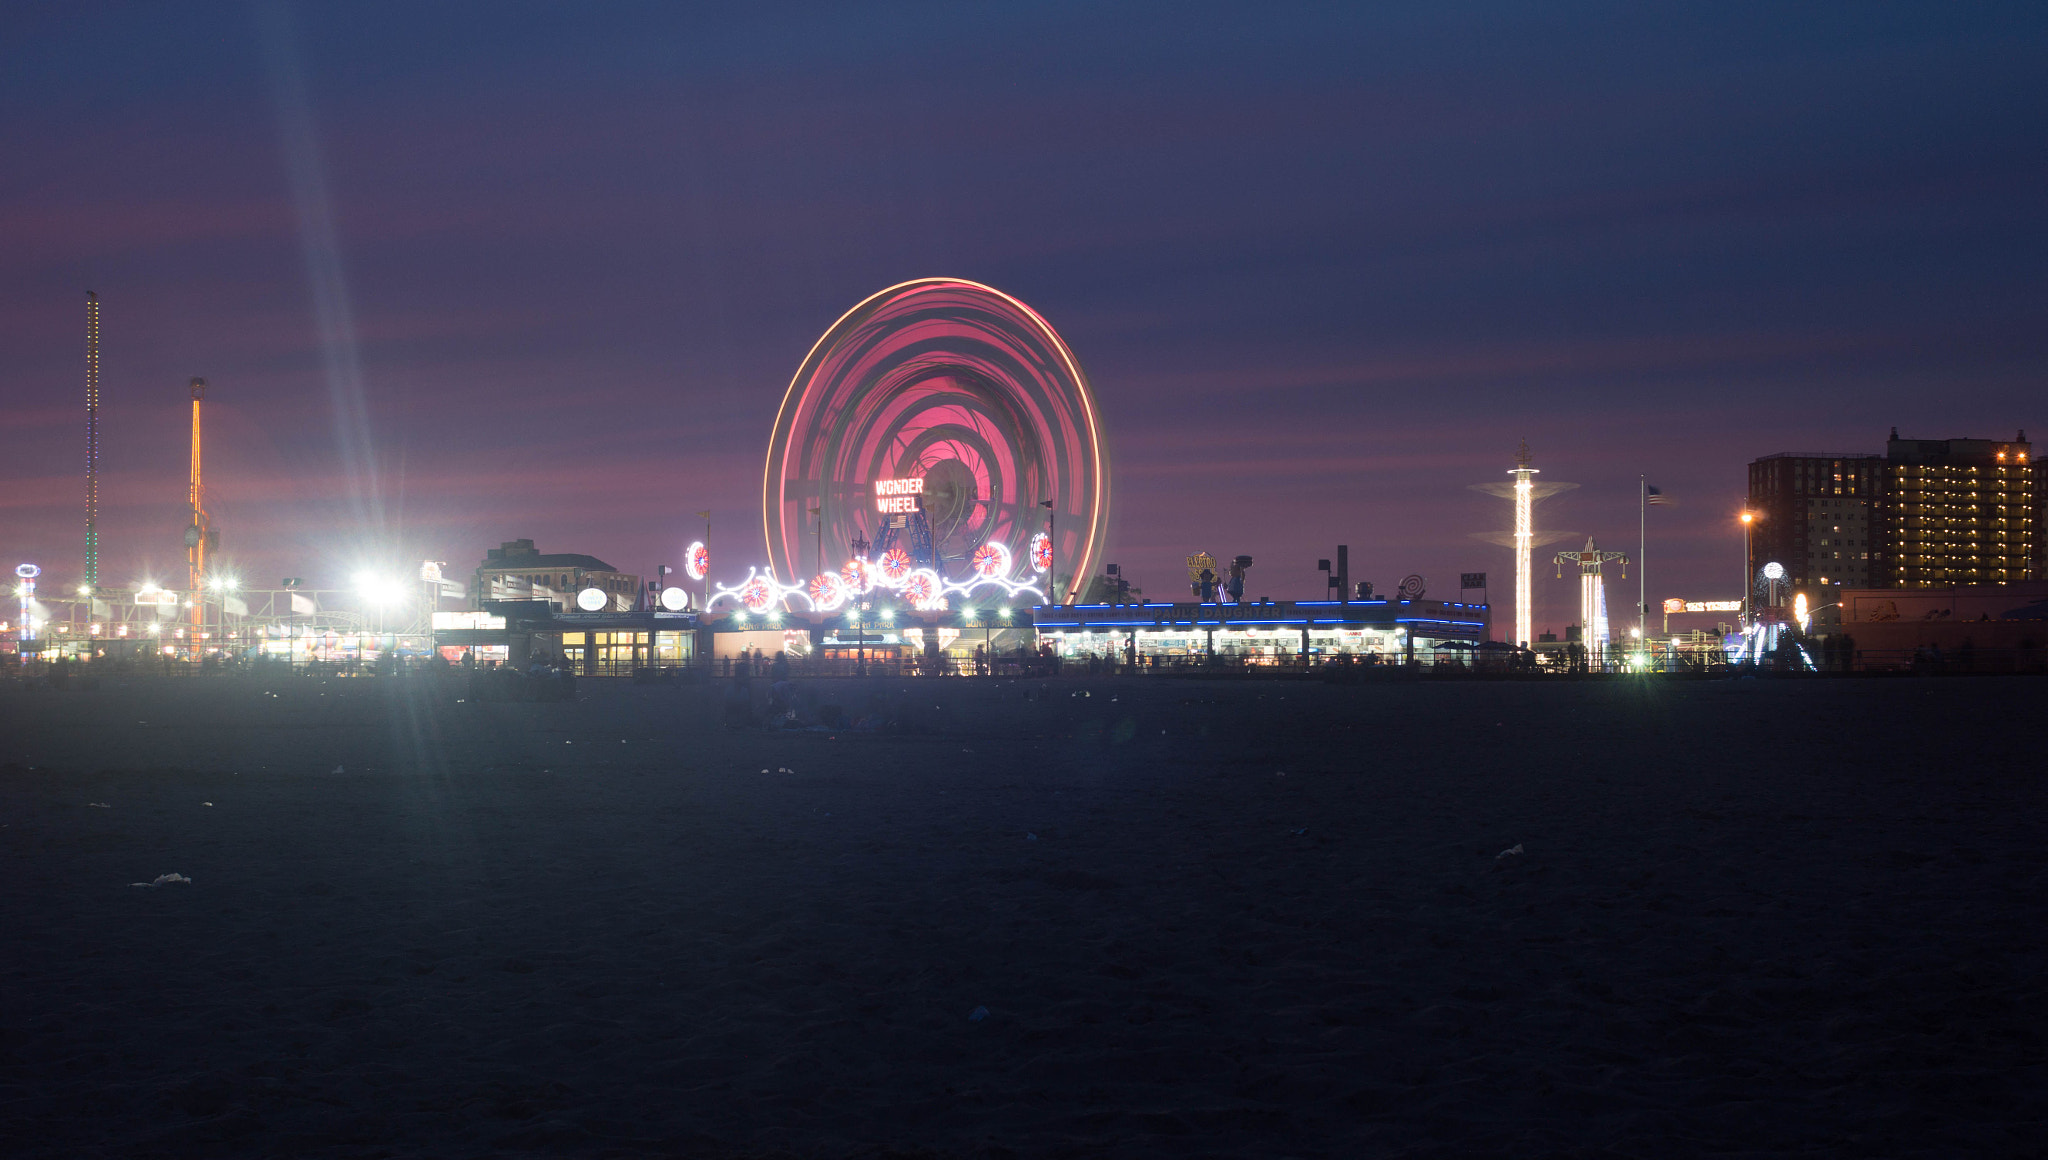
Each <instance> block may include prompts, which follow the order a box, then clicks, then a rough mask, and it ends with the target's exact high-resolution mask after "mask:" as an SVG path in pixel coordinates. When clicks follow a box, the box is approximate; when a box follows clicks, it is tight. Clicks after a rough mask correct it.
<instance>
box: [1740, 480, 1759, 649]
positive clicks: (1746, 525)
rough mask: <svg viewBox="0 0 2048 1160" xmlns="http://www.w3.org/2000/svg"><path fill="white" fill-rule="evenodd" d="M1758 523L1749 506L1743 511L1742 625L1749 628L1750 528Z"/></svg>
mask: <svg viewBox="0 0 2048 1160" xmlns="http://www.w3.org/2000/svg"><path fill="white" fill-rule="evenodd" d="M1755 523H1756V513H1755V512H1753V511H1750V510H1749V509H1747V508H1744V509H1743V512H1742V627H1743V628H1745V629H1746V628H1748V627H1749V621H1750V610H1749V590H1750V582H1749V559H1750V556H1749V530H1750V528H1751V527H1752V526H1753V525H1754V524H1755Z"/></svg>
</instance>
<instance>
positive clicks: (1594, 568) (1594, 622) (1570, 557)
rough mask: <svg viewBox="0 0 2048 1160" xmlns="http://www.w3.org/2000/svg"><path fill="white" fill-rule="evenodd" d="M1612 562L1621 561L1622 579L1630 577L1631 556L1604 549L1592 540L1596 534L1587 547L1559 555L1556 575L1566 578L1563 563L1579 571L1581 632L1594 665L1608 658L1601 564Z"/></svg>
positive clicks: (1587, 539) (1608, 641)
mask: <svg viewBox="0 0 2048 1160" xmlns="http://www.w3.org/2000/svg"><path fill="white" fill-rule="evenodd" d="M1609 561H1619V562H1620V563H1621V578H1622V579H1624V580H1626V579H1628V557H1627V556H1626V555H1624V554H1622V553H1620V552H1603V551H1601V550H1600V548H1599V547H1598V546H1597V545H1595V544H1594V543H1593V537H1591V536H1587V537H1586V546H1585V547H1584V548H1581V549H1579V550H1578V551H1576V552H1559V553H1558V554H1557V574H1558V577H1559V579H1562V578H1563V577H1564V566H1565V565H1566V564H1571V565H1574V566H1575V567H1577V568H1578V570H1579V625H1580V628H1579V631H1580V633H1581V635H1582V637H1583V639H1584V641H1585V645H1586V652H1587V654H1588V655H1589V656H1591V657H1592V659H1593V662H1594V663H1595V664H1598V663H1600V662H1601V661H1602V660H1603V659H1605V656H1606V653H1607V646H1608V644H1609V643H1610V637H1609V633H1608V628H1607V585H1606V582H1605V581H1604V580H1603V579H1602V578H1601V576H1600V566H1601V565H1602V564H1605V563H1607V562H1609Z"/></svg>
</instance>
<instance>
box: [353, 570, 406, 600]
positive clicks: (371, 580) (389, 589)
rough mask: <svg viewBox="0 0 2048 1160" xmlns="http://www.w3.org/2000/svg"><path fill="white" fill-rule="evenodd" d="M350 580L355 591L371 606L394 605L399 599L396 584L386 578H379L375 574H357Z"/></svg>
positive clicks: (394, 581)
mask: <svg viewBox="0 0 2048 1160" xmlns="http://www.w3.org/2000/svg"><path fill="white" fill-rule="evenodd" d="M352 579H353V580H354V581H355V583H356V591H358V592H360V593H362V594H363V599H365V600H368V601H369V602H371V603H372V604H395V603H397V602H398V600H399V598H400V595H401V593H400V592H399V587H398V582H397V581H396V580H393V579H391V578H390V577H388V576H380V575H378V574H377V573H375V572H358V573H356V574H355V575H354V576H353V577H352Z"/></svg>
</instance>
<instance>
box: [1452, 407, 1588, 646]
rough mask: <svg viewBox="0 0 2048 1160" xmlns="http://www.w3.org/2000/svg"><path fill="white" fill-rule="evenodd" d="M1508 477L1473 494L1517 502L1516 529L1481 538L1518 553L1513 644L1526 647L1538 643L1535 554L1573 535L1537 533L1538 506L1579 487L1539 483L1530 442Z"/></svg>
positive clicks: (1484, 534)
mask: <svg viewBox="0 0 2048 1160" xmlns="http://www.w3.org/2000/svg"><path fill="white" fill-rule="evenodd" d="M1508 474H1509V475H1510V476H1513V477H1514V478H1513V481H1512V482H1509V483H1475V484H1473V485H1471V486H1472V490H1474V491H1481V492H1485V493H1486V494H1488V495H1497V496H1500V497H1502V498H1503V499H1508V500H1512V501H1514V505H1515V527H1514V530H1513V531H1511V532H1506V533H1499V532H1482V533H1479V537H1478V538H1480V539H1482V540H1486V541H1488V542H1491V543H1496V544H1502V545H1505V546H1506V547H1509V548H1512V549H1514V553H1515V639H1514V640H1512V641H1509V642H1508V643H1510V644H1515V645H1526V644H1528V643H1529V642H1530V641H1533V640H1535V639H1536V603H1535V584H1534V582H1533V572H1532V570H1531V562H1532V560H1533V559H1534V557H1533V555H1532V554H1533V553H1534V551H1535V550H1536V549H1537V548H1540V547H1542V546H1543V545H1545V544H1551V543H1555V542H1557V541H1558V540H1562V539H1564V538H1565V537H1566V536H1568V535H1570V533H1569V532H1542V533H1539V532H1538V531H1536V504H1537V503H1538V502H1539V501H1541V500H1544V499H1548V498H1549V497H1551V496H1553V495H1556V494H1558V493H1559V492H1563V491H1570V490H1571V489H1572V488H1575V487H1577V486H1579V485H1578V484H1576V483H1557V482H1551V483H1537V482H1536V476H1537V475H1538V474H1540V472H1539V471H1538V469H1536V468H1534V467H1531V466H1529V441H1528V440H1527V439H1524V440H1522V443H1521V446H1520V447H1518V448H1516V450H1515V467H1514V469H1513V470H1511V471H1509V472H1508Z"/></svg>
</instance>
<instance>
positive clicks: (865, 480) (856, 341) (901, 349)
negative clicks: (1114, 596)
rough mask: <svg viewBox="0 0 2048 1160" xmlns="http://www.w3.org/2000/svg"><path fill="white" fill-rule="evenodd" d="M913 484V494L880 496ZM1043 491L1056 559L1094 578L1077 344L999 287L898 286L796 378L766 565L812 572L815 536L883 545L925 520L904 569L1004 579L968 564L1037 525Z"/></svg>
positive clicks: (821, 566)
mask: <svg viewBox="0 0 2048 1160" xmlns="http://www.w3.org/2000/svg"><path fill="white" fill-rule="evenodd" d="M912 480H916V481H918V482H917V483H916V484H915V492H914V493H912V492H909V491H908V490H906V491H905V493H904V494H903V495H896V494H894V490H893V488H892V491H891V494H889V495H887V496H885V495H883V494H882V493H881V492H879V491H877V490H876V489H877V488H878V487H880V486H881V485H882V484H883V483H884V482H887V483H890V484H892V485H893V484H906V485H907V484H908V483H909V481H912ZM1047 496H1050V497H1052V501H1053V510H1054V512H1055V515H1056V516H1057V517H1064V518H1058V519H1057V527H1058V528H1059V534H1060V535H1062V536H1064V537H1065V539H1063V540H1062V541H1061V542H1060V543H1058V544H1057V545H1054V547H1055V548H1056V554H1057V559H1058V562H1059V563H1060V564H1070V565H1071V566H1072V575H1073V576H1074V577H1083V576H1087V575H1090V574H1091V573H1092V570H1093V568H1094V567H1095V563H1096V558H1097V556H1098V555H1099V553H1100V549H1101V544H1102V541H1103V538H1104V536H1105V534H1106V532H1107V528H1108V515H1109V471H1108V460H1107V453H1106V449H1105V448H1104V446H1103V438H1102V432H1101V424H1100V421H1099V419H1098V418H1097V415H1096V407H1095V400H1094V395H1093V391H1092V389H1091V388H1090V387H1089V385H1088V381H1087V378H1086V376H1085V375H1084V374H1083V373H1082V371H1081V368H1080V365H1079V363H1078V362H1077V361H1076V360H1075V359H1074V356H1073V352H1072V351H1070V350H1069V349H1068V348H1067V346H1066V344H1065V342H1064V341H1062V340H1061V339H1060V337H1059V335H1058V334H1057V333H1055V332H1054V331H1053V330H1052V328H1051V327H1050V326H1048V325H1047V324H1046V322H1045V320H1044V319H1043V318H1041V317H1040V316H1039V315H1038V314H1037V313H1036V312H1035V311H1033V310H1032V309H1031V308H1030V307H1028V306H1026V305H1024V304H1023V303H1022V302H1019V301H1018V300H1017V299H1015V298H1012V297H1010V296H1009V295H1006V294H1003V293H1002V292H1000V291H997V290H994V289H992V288H990V287H988V286H983V285H980V284H978V283H974V282H968V281H964V280H961V279H957V278H922V279H917V280H915V281H911V282H905V283H902V284H900V285H897V286H891V287H889V288H888V289H886V290H883V291H881V292H880V293H877V294H875V295H873V296H871V297H869V298H867V299H866V300H864V301H862V302H861V303H859V304H858V305H856V306H855V307H854V308H853V309H852V310H849V311H848V312H847V313H846V314H844V315H842V316H841V317H840V318H839V320H838V321H836V322H835V323H833V325H832V326H831V327H830V328H829V329H828V330H827V331H826V332H825V334H824V335H823V336H822V337H821V338H820V339H819V340H818V342H817V343H816V344H815V345H814V346H813V347H812V348H811V350H810V352H809V354H807V355H806V356H805V358H804V361H803V363H802V365H801V366H799V368H798V369H797V373H796V375H795V376H794V377H793V378H792V380H791V382H790V385H789V389H788V391H787V392H786V393H785V395H784V397H783V401H782V406H781V408H780V410H779V411H778V412H777V415H776V421H775V429H774V433H773V435H772V436H771V438H770V442H769V449H768V460H767V465H766V469H765V470H764V472H763V475H762V519H763V531H764V533H765V536H766V539H767V547H768V555H769V558H768V562H767V568H768V570H769V571H771V572H772V573H773V574H775V575H777V576H799V575H805V574H808V573H810V572H811V571H813V569H811V568H809V567H806V566H805V564H806V563H808V562H809V561H806V560H805V557H806V556H809V555H811V554H812V553H813V552H818V553H819V554H820V555H822V552H821V551H820V550H819V549H816V548H813V546H812V545H813V535H815V536H816V541H815V542H816V543H817V544H819V545H822V544H823V543H825V542H826V541H827V540H837V541H838V542H841V543H846V542H850V541H852V540H855V539H859V538H862V537H872V538H874V539H876V540H877V541H878V542H877V547H878V548H883V549H887V548H888V547H890V546H892V545H890V544H889V542H888V541H889V539H890V538H892V537H891V536H890V535H889V533H891V532H895V533H905V532H910V533H915V531H916V529H914V528H912V527H910V525H911V524H928V525H929V532H930V539H929V541H926V542H923V543H920V539H919V536H918V535H917V534H909V535H906V536H905V538H906V539H907V540H908V541H909V543H908V545H907V546H908V547H909V548H910V549H911V550H910V552H909V553H907V554H908V555H912V556H913V557H917V558H913V559H912V561H911V563H910V568H912V569H914V568H917V567H927V568H930V569H932V570H934V571H935V572H938V573H939V574H940V576H941V577H942V580H943V582H944V585H945V587H946V588H947V589H949V590H951V589H952V587H953V584H954V583H955V581H953V580H952V579H950V578H948V576H947V574H948V573H949V572H951V571H952V569H953V568H954V567H962V570H963V571H968V570H972V571H978V572H980V573H981V574H982V575H983V576H984V577H988V578H993V577H999V576H1003V575H1006V574H1007V573H1008V571H1009V569H1007V568H1004V567H999V566H992V565H985V564H983V563H980V562H977V560H976V556H977V554H978V552H979V550H980V549H981V548H982V547H983V546H985V545H988V544H1014V543H1018V542H1022V541H1024V540H1025V539H1026V538H1027V537H1028V535H1029V534H1030V533H1031V532H1032V531H1033V530H1036V529H1038V528H1040V527H1042V526H1043V525H1042V524H1041V522H1040V519H1039V513H1038V511H1037V508H1038V507H1039V505H1040V503H1041V501H1043V500H1044V499H1045V497H1047ZM884 500H886V501H887V502H886V503H883V504H882V505H881V506H879V507H878V501H884ZM911 501H914V506H913V504H912V502H911ZM903 508H908V509H910V510H908V511H904V510H898V509H903ZM813 520H815V521H816V522H815V523H813ZM877 521H881V523H882V526H881V527H878V526H877ZM898 521H904V522H900V523H899V522H898ZM924 553H929V554H930V558H921V557H922V556H923V554H924ZM825 567H826V565H825V563H824V561H823V560H822V559H820V560H818V561H816V569H815V570H816V571H820V572H822V571H824V570H825ZM905 571H906V574H907V571H908V569H906V570H905ZM889 579H890V580H892V581H893V580H896V579H900V577H889ZM1068 588H1069V590H1070V591H1078V589H1077V588H1075V587H1074V585H1071V584H1070V585H1069V586H1068Z"/></svg>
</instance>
